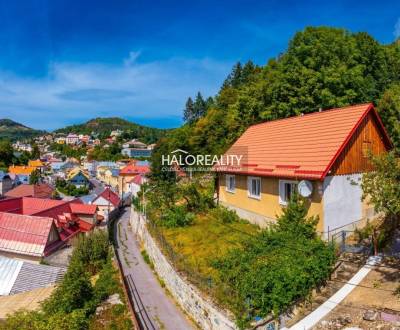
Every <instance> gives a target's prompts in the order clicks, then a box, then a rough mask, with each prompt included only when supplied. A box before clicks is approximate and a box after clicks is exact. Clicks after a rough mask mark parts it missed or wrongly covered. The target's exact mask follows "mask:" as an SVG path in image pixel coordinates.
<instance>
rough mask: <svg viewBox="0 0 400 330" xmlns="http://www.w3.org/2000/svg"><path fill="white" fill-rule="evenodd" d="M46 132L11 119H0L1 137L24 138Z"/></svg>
mask: <svg viewBox="0 0 400 330" xmlns="http://www.w3.org/2000/svg"><path fill="white" fill-rule="evenodd" d="M45 133H46V132H45V131H42V130H36V129H33V128H30V127H27V126H25V125H23V124H20V123H17V122H15V121H13V120H11V119H0V139H8V140H11V141H16V140H24V139H30V138H33V137H36V136H39V135H41V134H45Z"/></svg>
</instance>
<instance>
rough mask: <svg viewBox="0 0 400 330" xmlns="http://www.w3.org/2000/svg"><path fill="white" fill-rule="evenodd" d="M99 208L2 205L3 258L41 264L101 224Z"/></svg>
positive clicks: (24, 200) (34, 202) (26, 202)
mask: <svg viewBox="0 0 400 330" xmlns="http://www.w3.org/2000/svg"><path fill="white" fill-rule="evenodd" d="M101 219H102V217H99V216H98V213H97V206H96V205H85V204H83V203H82V202H81V201H80V200H79V199H74V200H72V201H59V200H52V199H42V198H31V197H19V198H9V199H3V200H1V201H0V255H2V256H5V257H14V258H23V259H27V260H31V261H40V259H41V258H43V257H45V256H48V255H49V254H51V253H52V252H54V251H56V250H57V249H59V248H60V247H62V246H64V245H65V244H67V243H68V242H69V240H70V239H71V238H73V237H75V236H77V235H79V234H80V233H86V232H89V231H91V230H93V229H94V227H95V226H96V225H97V224H98V223H99V221H101Z"/></svg>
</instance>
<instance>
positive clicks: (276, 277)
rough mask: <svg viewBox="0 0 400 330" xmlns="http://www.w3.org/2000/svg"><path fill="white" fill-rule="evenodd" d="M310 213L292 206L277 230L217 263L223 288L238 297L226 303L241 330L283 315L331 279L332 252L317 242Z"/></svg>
mask: <svg viewBox="0 0 400 330" xmlns="http://www.w3.org/2000/svg"><path fill="white" fill-rule="evenodd" d="M306 211H307V210H306V207H305V205H304V203H303V202H298V203H296V202H291V203H289V205H288V207H287V208H286V209H285V211H284V213H283V215H282V216H281V217H280V218H279V219H278V224H277V225H276V226H274V227H272V228H271V229H266V230H264V231H262V232H261V233H259V234H257V235H254V236H253V237H249V238H248V239H247V240H246V241H245V242H244V248H237V249H234V250H231V251H230V252H229V253H228V254H227V255H226V256H225V257H222V258H219V259H217V260H215V261H214V262H213V266H214V267H215V268H216V269H217V270H218V271H219V272H218V280H219V282H220V283H223V284H226V285H228V287H229V288H230V289H231V290H232V291H233V292H234V293H235V294H232V295H231V296H229V297H226V298H225V299H227V303H228V305H229V308H230V309H231V310H232V311H233V312H234V314H235V316H236V319H237V323H238V326H239V327H240V328H245V327H246V326H247V325H248V323H249V322H250V321H251V320H252V319H254V318H255V317H257V316H259V317H265V316H267V315H268V314H271V313H272V314H273V315H275V316H278V315H279V314H280V313H282V312H285V311H286V309H287V308H289V307H290V306H291V305H292V304H293V303H295V302H296V301H297V300H298V299H302V298H305V297H306V296H307V295H308V294H309V293H310V291H311V290H312V289H313V288H314V287H316V286H318V285H320V284H322V283H323V282H324V281H325V280H326V279H327V278H328V276H329V275H330V273H331V270H332V267H333V265H334V262H335V254H334V249H333V247H332V246H328V245H326V243H325V242H323V241H322V240H321V239H320V238H318V237H317V235H316V234H315V219H314V218H306V216H305V215H306V213H307V212H306Z"/></svg>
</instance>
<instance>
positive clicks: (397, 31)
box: [393, 18, 400, 39]
mask: <svg viewBox="0 0 400 330" xmlns="http://www.w3.org/2000/svg"><path fill="white" fill-rule="evenodd" d="M393 34H394V37H395V38H396V39H397V38H399V37H400V18H399V19H398V20H397V22H396V24H395V25H394V31H393Z"/></svg>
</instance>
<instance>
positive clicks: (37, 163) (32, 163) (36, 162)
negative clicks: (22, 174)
mask: <svg viewBox="0 0 400 330" xmlns="http://www.w3.org/2000/svg"><path fill="white" fill-rule="evenodd" d="M28 166H29V167H42V166H44V164H43V163H42V161H41V160H40V159H36V160H30V161H29V162H28Z"/></svg>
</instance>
